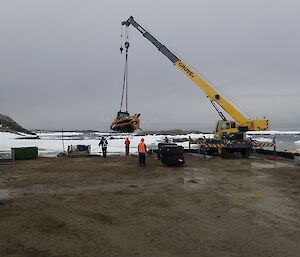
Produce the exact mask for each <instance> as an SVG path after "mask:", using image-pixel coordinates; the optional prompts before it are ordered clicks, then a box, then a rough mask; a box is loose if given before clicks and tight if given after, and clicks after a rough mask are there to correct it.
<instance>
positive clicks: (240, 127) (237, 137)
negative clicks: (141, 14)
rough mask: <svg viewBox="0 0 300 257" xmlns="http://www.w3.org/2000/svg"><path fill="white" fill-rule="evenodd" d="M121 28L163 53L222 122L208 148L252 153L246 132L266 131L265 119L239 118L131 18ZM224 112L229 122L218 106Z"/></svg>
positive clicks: (203, 82) (204, 83)
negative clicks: (200, 92)
mask: <svg viewBox="0 0 300 257" xmlns="http://www.w3.org/2000/svg"><path fill="white" fill-rule="evenodd" d="M122 25H124V26H127V27H129V26H130V25H132V26H133V27H135V28H136V29H137V30H138V31H139V32H141V33H142V35H143V36H144V37H145V38H147V39H148V40H149V41H150V42H151V43H152V44H153V45H154V46H155V47H156V48H157V49H158V50H159V51H160V52H161V53H162V54H164V55H165V56H166V57H167V58H168V59H169V60H170V61H171V62H172V63H173V64H174V65H175V66H176V67H177V68H178V69H179V70H180V71H181V72H183V74H185V75H186V76H187V77H188V78H189V79H191V80H192V81H193V82H194V83H195V84H196V85H197V86H198V87H199V88H201V89H202V90H203V91H204V92H205V94H206V95H207V98H208V100H209V101H210V102H211V103H212V105H213V106H214V108H215V109H216V110H217V112H218V114H219V115H220V116H221V118H222V120H219V121H218V122H217V126H216V130H215V137H216V140H217V141H216V140H215V141H214V142H211V145H216V148H218V151H219V152H220V153H233V152H241V154H242V156H244V157H248V156H249V154H250V153H251V151H252V143H251V141H248V140H246V138H245V132H246V131H261V130H268V129H269V121H268V120H267V119H265V118H264V119H254V120H250V119H248V118H246V117H245V116H244V115H242V114H241V113H240V112H239V111H238V110H237V109H236V108H235V107H234V106H233V105H231V104H230V103H229V102H228V101H227V100H226V99H225V98H224V97H222V96H221V95H220V94H219V93H218V92H217V91H216V89H214V88H213V87H212V86H211V85H209V84H208V83H207V82H206V81H205V80H204V79H203V78H202V77H201V76H200V74H198V73H197V72H196V71H195V70H194V69H192V68H191V67H190V66H189V65H188V64H187V63H185V62H184V61H183V60H181V59H179V58H178V57H177V56H176V55H175V54H174V53H173V52H171V51H170V50H169V49H168V48H167V47H166V46H165V45H163V44H162V43H161V42H159V41H158V40H157V39H156V38H155V37H154V36H153V35H151V34H150V33H149V32H148V31H146V30H145V29H144V28H143V27H142V26H141V25H140V24H138V23H137V22H136V21H135V20H134V18H133V17H132V16H131V17H129V19H128V20H126V21H123V22H122ZM217 105H219V106H221V107H222V109H223V110H224V111H225V112H227V113H228V114H229V115H230V116H231V117H232V118H233V121H228V120H227V119H226V117H225V116H224V114H223V113H222V111H220V110H219V109H218V106H217Z"/></svg>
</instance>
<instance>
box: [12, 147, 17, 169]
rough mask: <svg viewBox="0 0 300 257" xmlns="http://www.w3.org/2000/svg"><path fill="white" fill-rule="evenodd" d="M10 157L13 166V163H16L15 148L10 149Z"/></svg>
mask: <svg viewBox="0 0 300 257" xmlns="http://www.w3.org/2000/svg"><path fill="white" fill-rule="evenodd" d="M11 158H12V164H13V166H15V163H16V157H15V149H12V150H11Z"/></svg>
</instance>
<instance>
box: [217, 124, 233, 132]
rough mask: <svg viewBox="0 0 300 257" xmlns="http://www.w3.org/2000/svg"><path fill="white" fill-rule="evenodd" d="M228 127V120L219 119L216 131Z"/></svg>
mask: <svg viewBox="0 0 300 257" xmlns="http://www.w3.org/2000/svg"><path fill="white" fill-rule="evenodd" d="M227 129H230V122H228V121H219V122H218V124H217V129H216V131H217V132H221V131H224V130H227Z"/></svg>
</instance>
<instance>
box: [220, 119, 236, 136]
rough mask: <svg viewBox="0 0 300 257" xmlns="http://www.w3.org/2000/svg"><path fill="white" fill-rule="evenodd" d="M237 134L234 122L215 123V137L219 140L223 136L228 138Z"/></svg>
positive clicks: (221, 121)
mask: <svg viewBox="0 0 300 257" xmlns="http://www.w3.org/2000/svg"><path fill="white" fill-rule="evenodd" d="M237 132H238V125H237V123H236V122H235V121H227V120H226V121H224V120H219V121H217V126H216V130H215V137H216V138H221V137H223V136H228V135H230V134H234V133H237Z"/></svg>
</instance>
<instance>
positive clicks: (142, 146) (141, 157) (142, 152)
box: [138, 138, 147, 166]
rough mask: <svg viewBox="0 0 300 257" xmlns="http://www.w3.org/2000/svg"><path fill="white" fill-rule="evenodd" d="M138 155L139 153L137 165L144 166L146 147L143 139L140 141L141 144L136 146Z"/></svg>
mask: <svg viewBox="0 0 300 257" xmlns="http://www.w3.org/2000/svg"><path fill="white" fill-rule="evenodd" d="M138 153H139V165H140V166H145V165H146V154H147V146H146V144H145V143H144V138H142V139H141V142H140V143H139V145H138Z"/></svg>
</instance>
